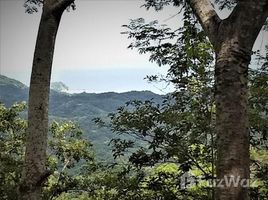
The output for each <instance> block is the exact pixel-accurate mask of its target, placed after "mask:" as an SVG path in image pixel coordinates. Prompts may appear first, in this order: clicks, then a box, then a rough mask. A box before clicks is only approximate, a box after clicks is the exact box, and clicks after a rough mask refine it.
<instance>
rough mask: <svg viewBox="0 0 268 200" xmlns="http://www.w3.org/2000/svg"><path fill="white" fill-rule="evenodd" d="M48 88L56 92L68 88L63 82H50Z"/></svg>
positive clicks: (64, 90) (65, 90) (66, 90)
mask: <svg viewBox="0 0 268 200" xmlns="http://www.w3.org/2000/svg"><path fill="white" fill-rule="evenodd" d="M50 88H51V89H52V90H55V91H57V92H68V90H69V88H68V86H67V85H65V84H64V83H63V82H52V83H51V86H50Z"/></svg>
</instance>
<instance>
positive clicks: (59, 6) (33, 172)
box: [20, 0, 73, 200]
mask: <svg viewBox="0 0 268 200" xmlns="http://www.w3.org/2000/svg"><path fill="white" fill-rule="evenodd" d="M72 2H73V1H70V0H62V1H60V0H58V1H57V0H45V1H44V5H43V12H42V16H41V21H40V25H39V31H38V36H37V40H36V46H35V53H34V59H33V66H32V74H31V82H30V91H29V110H28V133H27V137H26V152H25V163H24V171H23V177H22V178H23V180H22V183H21V185H20V198H21V199H23V200H26V199H27V200H38V199H41V190H42V184H43V182H44V181H45V180H46V178H47V177H48V176H49V172H48V171H47V169H46V159H47V157H46V150H47V134H48V102H49V91H50V77H51V68H52V61H53V54H54V46H55V39H56V35H57V30H58V27H59V23H60V19H61V15H62V13H63V11H64V10H65V9H66V7H67V6H68V5H70V4H71V3H72Z"/></svg>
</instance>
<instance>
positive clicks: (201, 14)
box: [189, 0, 221, 46]
mask: <svg viewBox="0 0 268 200" xmlns="http://www.w3.org/2000/svg"><path fill="white" fill-rule="evenodd" d="M189 3H190V6H191V8H192V9H193V12H194V14H195V15H196V17H197V18H198V20H199V22H200V24H201V26H202V27H203V29H204V30H205V32H206V33H207V34H208V37H209V39H210V42H211V43H212V44H213V45H214V46H215V45H216V41H217V35H218V31H217V30H218V26H219V24H220V22H221V19H220V18H219V16H218V15H217V13H216V11H215V10H214V8H213V6H212V4H211V2H210V1H209V0H189Z"/></svg>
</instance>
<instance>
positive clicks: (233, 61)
mask: <svg viewBox="0 0 268 200" xmlns="http://www.w3.org/2000/svg"><path fill="white" fill-rule="evenodd" d="M190 5H191V7H192V9H193V11H194V13H195V15H196V16H197V18H198V19H199V21H200V23H201V25H202V27H203V29H204V30H205V32H206V33H207V35H208V37H209V39H210V41H211V43H212V44H213V46H214V50H215V52H216V66H215V80H216V83H215V84H216V95H215V100H216V134H217V161H216V176H217V180H220V181H218V182H217V183H218V185H216V199H217V200H248V199H249V196H248V187H247V186H246V182H245V181H246V180H249V178H250V168H249V165H250V159H249V127H248V113H247V99H248V96H247V93H248V88H247V82H248V78H247V74H248V65H249V63H250V59H251V52H252V47H253V44H254V42H255V40H256V38H257V36H258V34H259V32H260V30H261V28H262V26H263V25H264V23H265V20H266V19H267V17H268V1H267V0H257V1H256V0H238V3H237V5H236V6H235V8H234V10H233V11H232V13H231V14H230V16H229V17H228V18H227V19H224V20H221V19H220V18H219V17H218V15H217V14H216V12H215V10H214V8H213V7H212V5H211V3H210V1H209V0H190ZM231 179H233V180H235V181H238V185H235V184H228V182H229V183H230V180H231ZM226 180H227V181H226Z"/></svg>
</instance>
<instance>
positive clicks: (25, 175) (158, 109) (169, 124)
mask: <svg viewBox="0 0 268 200" xmlns="http://www.w3.org/2000/svg"><path fill="white" fill-rule="evenodd" d="M27 2H28V3H30V4H32V3H33V4H37V5H39V4H40V3H44V5H43V6H44V9H43V11H44V12H43V15H42V19H41V23H40V29H39V35H38V39H37V45H36V54H35V56H34V64H33V74H32V78H31V87H30V97H29V99H30V100H29V114H28V119H29V120H28V123H26V121H25V120H24V119H22V118H21V117H20V116H19V113H20V112H22V111H23V110H24V109H25V104H23V103H22V104H14V105H12V106H11V107H10V108H6V107H5V106H4V105H3V104H0V133H1V137H0V152H1V153H0V156H1V157H0V158H1V164H0V179H1V183H0V184H1V185H0V186H1V187H0V188H1V189H0V192H1V193H0V195H1V198H3V199H18V198H23V199H40V198H42V199H58V200H59V199H85V200H93V199H94V200H98V199H104V200H105V199H107V200H113V199H114V200H115V199H120V200H136V199H143V200H154V199H155V200H161V199H163V200H171V199H172V200H174V199H178V200H179V199H186V200H194V199H197V200H198V199H200V200H206V199H207V200H210V199H213V200H214V199H219V200H225V199H237V200H238V199H245V200H247V199H249V197H250V198H251V199H254V200H255V199H256V200H257V199H268V182H267V180H268V177H267V174H268V141H267V140H268V135H267V134H268V132H267V130H268V127H267V124H268V118H267V115H268V108H267V100H268V90H267V88H268V66H267V63H268V54H266V55H262V54H261V53H260V52H259V51H258V52H255V56H256V59H257V61H258V62H257V65H253V67H251V68H248V65H249V63H250V57H251V54H250V52H251V50H252V46H253V43H254V41H255V39H256V37H257V34H258V33H259V31H260V29H261V28H262V26H263V25H264V22H265V20H266V18H267V14H268V13H267V1H264V0H259V1H251V0H245V1H233V2H232V3H230V2H229V1H216V3H218V5H220V9H223V8H226V7H228V8H232V7H233V6H235V8H234V10H233V11H232V14H231V15H230V17H228V18H227V19H226V20H224V21H223V20H221V19H220V18H219V17H218V15H217V13H216V12H215V10H214V8H213V7H212V6H211V4H210V3H209V1H207V0H198V1H196V0H190V1H180V0H179V1H172V0H170V1H164V0H160V1H154V0H147V1H146V4H145V7H146V8H148V9H149V8H150V7H154V8H155V9H156V10H161V9H162V8H163V6H165V5H168V4H171V3H172V4H173V5H174V6H178V7H181V8H182V10H181V12H182V13H181V14H182V16H183V19H182V20H183V27H181V28H179V29H178V30H171V29H170V28H168V27H166V26H159V25H158V23H157V21H154V22H150V23H146V22H145V21H144V20H143V19H142V18H139V19H136V20H131V22H130V24H129V25H124V27H126V28H127V31H126V34H128V37H129V38H130V39H133V42H132V43H131V44H130V46H129V48H132V49H134V48H136V49H138V51H139V52H140V53H149V54H150V60H151V61H152V62H156V63H157V64H158V65H159V66H162V65H168V66H169V67H170V69H169V72H168V74H167V76H166V77H158V76H154V75H153V76H148V77H147V78H148V80H149V81H166V82H167V83H168V84H174V86H175V88H176V90H175V91H174V92H173V93H171V94H168V95H166V96H164V97H163V101H162V102H161V101H155V100H153V99H146V100H129V99H128V100H129V101H127V103H126V104H125V106H122V107H119V108H118V109H117V111H116V112H114V113H111V114H109V115H108V117H104V118H95V119H94V121H95V123H96V124H98V125H99V126H101V127H102V130H105V129H110V130H111V131H112V132H113V133H116V134H118V136H117V137H113V138H111V140H110V143H109V144H110V146H111V151H112V155H113V158H114V160H109V161H106V162H103V160H98V159H95V156H94V152H93V149H92V148H91V146H92V145H91V143H90V142H89V140H88V139H87V138H86V137H84V136H83V134H82V131H81V129H80V128H78V126H77V125H76V124H75V123H73V122H64V121H63V122H56V121H53V120H51V123H50V128H49V129H48V111H47V107H48V98H49V83H50V69H51V64H52V55H53V49H54V42H55V40H54V39H55V36H56V33H57V27H58V25H59V21H60V16H61V14H62V12H63V11H64V10H65V8H66V7H67V6H74V5H73V2H74V1H73V0H66V1H64V0H60V1H54V0H52V1H44V2H43V1H39V0H37V1H26V9H27V10H28V12H32V10H31V9H33V11H35V9H36V8H35V7H31V8H30V7H27ZM248 7H250V8H251V9H249V10H248V11H247V12H245V8H248ZM29 9H30V10H29ZM51 9H56V10H51ZM51 13H52V14H51ZM249 22H250V23H249ZM251 22H252V23H251ZM253 22H254V23H253ZM234 26H235V27H236V28H234ZM48 27H50V28H51V29H49V30H50V31H51V32H49V33H48V34H45V33H46V28H48ZM42 39H47V41H48V43H44V42H41V40H42ZM43 45H45V46H43ZM46 45H48V46H46ZM48 52H50V53H49V55H50V56H49V57H46V55H47V54H48ZM267 52H268V47H267ZM214 54H215V55H216V56H215V55H214ZM42 58H46V59H45V60H43V61H42ZM45 65H48V68H46V69H45V68H44V66H45ZM43 70H44V71H43ZM40 74H41V76H40V77H39V75H40ZM40 80H42V81H43V82H40ZM5 81H7V80H6V78H4V81H2V82H5ZM2 82H0V83H1V84H0V85H4V86H5V84H3V83H2ZM10 83H11V84H13V85H14V84H15V82H14V80H12V81H11V82H10ZM44 85H45V87H44ZM15 87H16V88H22V89H25V88H24V87H22V86H21V85H18V84H15ZM43 94H44V96H43ZM54 95H55V96H57V97H64V98H63V99H61V101H60V104H61V106H63V108H67V107H70V104H71V103H70V104H67V105H65V104H64V99H65V98H66V99H68V101H67V102H70V101H69V100H70V98H74V97H75V98H76V97H79V99H80V100H81V102H83V101H85V100H88V99H87V97H88V96H87V94H84V93H82V94H79V95H75V96H72V95H68V94H64V96H62V93H59V92H54ZM102 95H108V96H111V95H114V93H112V94H111V93H108V94H102ZM106 97H107V96H106ZM81 102H80V103H79V104H81ZM91 103H92V104H97V103H98V104H99V103H100V102H95V101H92V102H91ZM115 105H117V104H115ZM56 107H57V106H55V107H54V109H55V110H56V109H57V108H56ZM52 108H53V105H52ZM96 108H97V106H96ZM105 108H107V107H106V105H105V106H104V108H102V109H105ZM71 109H72V110H76V109H77V110H81V109H80V108H79V106H77V107H76V108H75V107H72V108H71ZM102 109H95V110H92V111H91V112H90V113H89V114H90V115H91V116H92V113H101V114H100V115H101V116H102V117H103V116H105V114H106V113H105V112H101V111H102ZM85 110H87V109H86V108H85ZM85 110H83V112H84V111H85ZM81 112H82V111H81ZM61 115H62V116H64V117H66V110H65V109H63V110H62V113H61ZM48 130H49V131H48ZM47 132H49V134H48V136H49V137H47ZM88 134H90V132H89V133H88ZM47 138H48V142H46V141H47ZM109 139H110V138H109ZM47 144H48V145H47ZM46 155H47V156H46ZM23 169H24V170H23ZM249 170H251V174H250V173H249ZM250 176H251V180H250V181H251V183H248V182H247V180H248V179H249V177H250ZM225 178H226V179H225ZM233 178H239V179H238V180H237V179H235V180H233V181H232V179H233ZM245 180H246V182H244V181H245ZM235 182H236V183H235ZM242 183H243V185H242ZM221 184H223V185H221ZM228 184H231V185H229V186H227V185H228ZM235 184H236V185H235Z"/></svg>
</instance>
